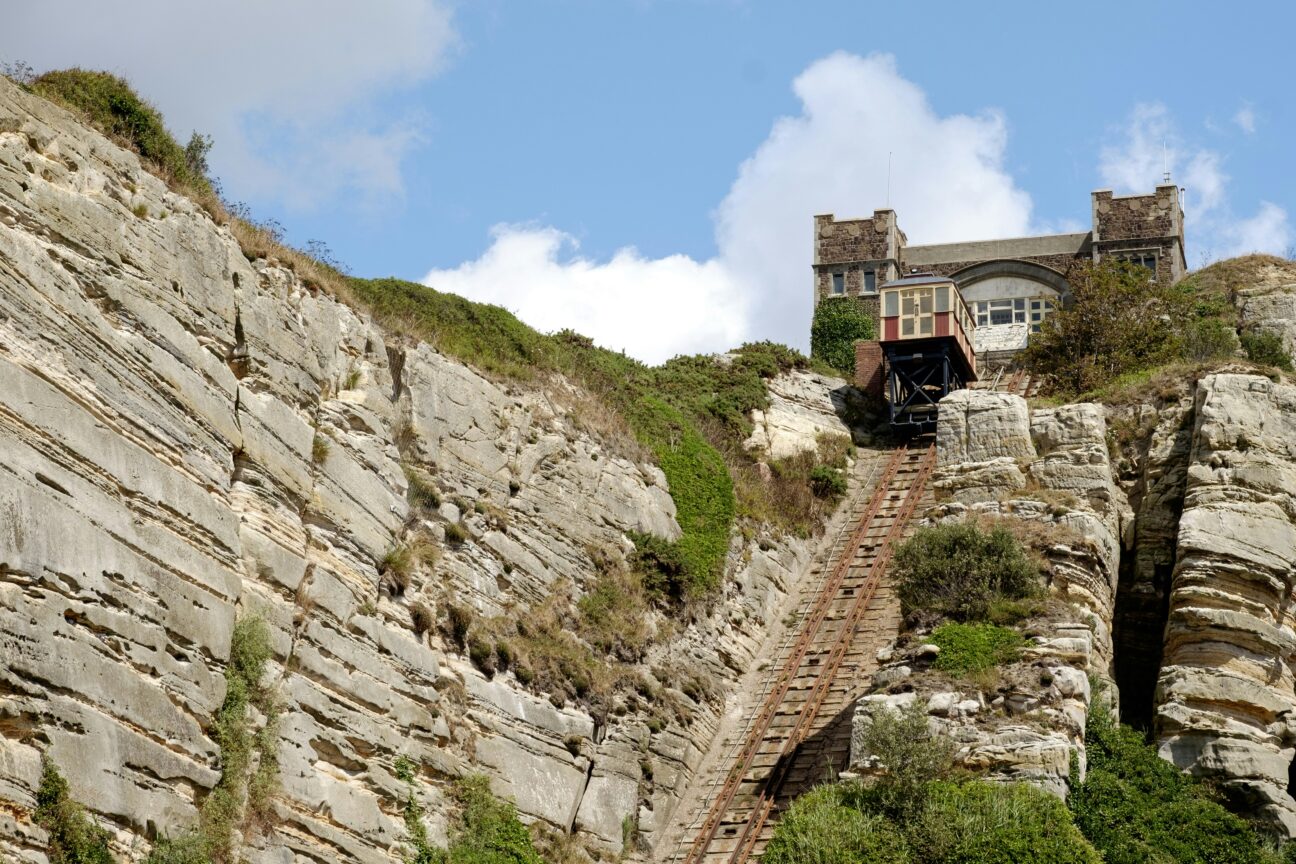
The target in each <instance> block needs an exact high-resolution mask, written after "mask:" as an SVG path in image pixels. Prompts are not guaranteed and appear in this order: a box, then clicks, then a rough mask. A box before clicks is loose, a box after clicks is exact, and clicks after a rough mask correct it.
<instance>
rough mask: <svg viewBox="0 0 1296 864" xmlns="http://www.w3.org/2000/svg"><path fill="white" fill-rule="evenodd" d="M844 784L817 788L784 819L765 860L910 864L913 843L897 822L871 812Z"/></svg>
mask: <svg viewBox="0 0 1296 864" xmlns="http://www.w3.org/2000/svg"><path fill="white" fill-rule="evenodd" d="M852 791H854V790H853V789H852V788H851V787H849V786H847V785H845V784H833V785H828V786H820V787H818V788H816V789H812V790H811V791H809V792H807V793H806V794H804V795H802V796H801V797H800V798H798V799H797V800H796V801H795V802H794V803H793V804H792V806H791V807H790V808H789V809H788V811H787V812H786V813H784V814H783V816H782V817H781V818H780V819H779V822H778V826H777V827H776V828H775V829H774V836H773V837H772V838H771V839H770V842H769V845H768V846H767V847H766V849H765V855H764V856H763V857H762V858H761V861H763V862H764V864H908V862H910V861H912V860H913V859H912V858H911V857H910V854H909V843H908V841H907V840H906V839H905V836H904V834H903V833H902V832H901V830H900V828H898V827H897V826H896V824H895V823H893V822H889V821H888V820H886V819H885V818H884V817H882V816H879V815H877V814H874V813H866V812H864V811H863V810H861V809H860V808H859V807H858V806H855V801H854V800H853V799H854V798H855V797H857V796H853V795H852V794H851V792H852Z"/></svg>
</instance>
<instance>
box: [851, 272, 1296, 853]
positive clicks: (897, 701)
mask: <svg viewBox="0 0 1296 864" xmlns="http://www.w3.org/2000/svg"><path fill="white" fill-rule="evenodd" d="M1288 291H1293V292H1296V286H1289V288H1288ZM1279 293H1282V292H1279ZM1242 296H1243V297H1246V296H1247V295H1246V294H1243V295H1242ZM1264 296H1268V297H1271V298H1272V297H1273V296H1274V292H1273V291H1272V289H1270V293H1268V294H1266V295H1264ZM1283 296H1290V295H1289V294H1285V293H1284V294H1283ZM1246 302H1249V301H1246ZM1275 377H1276V376H1275ZM1143 399H1144V401H1142V402H1136V403H1135V404H1132V405H1131V404H1126V405H1117V406H1114V407H1112V408H1110V409H1105V408H1104V407H1103V406H1099V405H1094V404H1078V405H1066V406H1062V407H1058V408H1037V409H1035V410H1030V409H1029V408H1028V406H1027V403H1026V400H1024V399H1022V398H1020V397H1016V396H1010V395H1006V394H997V393H989V392H984V391H962V392H959V393H955V394H952V395H951V396H949V397H947V398H946V399H945V400H944V401H943V402H942V405H941V423H940V430H939V436H938V445H939V455H940V467H939V469H938V471H937V475H936V477H935V480H934V483H935V486H936V487H937V489H938V492H939V494H940V495H941V496H942V497H943V498H944V499H945V500H944V502H943V503H941V504H939V505H938V506H937V507H936V508H934V509H933V510H931V511H929V512H928V513H927V519H928V520H932V521H938V520H949V519H964V518H968V517H969V516H972V515H983V514H990V515H994V516H996V517H1000V518H1004V519H1007V520H1010V521H1011V522H1013V523H1016V524H1018V525H1021V526H1025V525H1032V526H1035V527H1034V528H1033V529H1030V530H1027V531H1025V532H1019V533H1021V534H1022V536H1024V537H1026V538H1027V539H1028V541H1031V542H1033V543H1034V544H1035V545H1036V546H1037V548H1039V549H1040V550H1041V551H1043V553H1044V554H1045V556H1046V558H1047V561H1048V570H1049V584H1050V595H1051V596H1052V598H1053V599H1054V601H1056V602H1057V603H1058V605H1057V606H1056V607H1055V609H1054V610H1053V612H1052V613H1051V614H1049V615H1045V616H1041V617H1039V618H1037V619H1032V620H1028V621H1026V622H1025V623H1024V625H1023V626H1022V628H1021V629H1022V630H1023V632H1024V633H1025V634H1026V635H1027V636H1028V637H1029V639H1030V644H1029V645H1028V647H1027V649H1026V650H1025V652H1024V653H1023V655H1022V657H1021V659H1020V660H1019V661H1018V662H1016V663H1013V664H1010V665H1009V666H1008V667H1007V668H1006V669H1004V670H1003V672H1002V675H1001V678H1000V680H999V681H998V682H997V683H996V686H995V688H994V689H992V690H991V691H989V692H986V691H984V690H983V689H981V688H980V687H977V686H975V685H973V684H972V683H970V682H964V686H963V688H962V689H951V687H950V682H949V680H948V679H947V678H945V677H943V676H940V675H934V674H931V673H929V672H927V671H926V670H927V668H928V667H929V666H930V663H931V659H932V656H933V654H932V651H931V648H932V646H924V645H922V644H920V643H921V639H917V640H915V639H913V638H912V635H910V636H902V637H901V640H900V641H899V642H898V643H897V644H896V645H894V646H892V647H889V648H887V649H885V651H884V656H883V657H881V658H880V659H882V660H883V661H884V664H885V665H884V667H883V669H882V671H881V672H880V673H879V675H878V677H877V679H876V680H875V687H876V688H877V691H876V692H875V693H874V694H873V695H871V696H867V697H865V698H864V699H863V700H862V702H861V704H860V707H859V710H858V714H857V720H856V724H857V732H859V733H862V731H863V727H864V725H866V724H868V723H869V722H871V717H872V715H873V713H874V712H875V711H876V710H878V708H879V707H880V706H895V705H902V704H907V703H909V702H913V701H915V700H923V702H924V703H925V704H926V705H927V711H928V713H929V715H930V716H931V718H932V719H931V723H932V724H933V726H934V727H938V728H940V729H941V730H942V731H943V732H944V733H946V734H948V735H950V736H952V737H953V738H954V739H955V740H956V741H957V742H959V744H960V750H959V753H958V758H959V760H960V761H961V762H962V763H963V764H964V765H966V766H967V767H969V768H973V769H975V770H978V771H988V772H989V773H990V774H991V775H992V776H998V777H1001V778H1005V779H1025V780H1030V781H1031V782H1035V783H1037V784H1040V785H1042V786H1044V787H1045V788H1049V789H1052V790H1054V791H1056V792H1058V793H1059V794H1065V792H1066V789H1067V777H1068V760H1069V756H1070V754H1071V753H1072V752H1073V751H1074V752H1075V753H1076V754H1077V755H1078V756H1079V766H1080V768H1081V770H1082V771H1083V766H1084V743H1083V730H1084V722H1085V718H1086V715H1087V713H1088V711H1089V707H1090V706H1089V703H1090V700H1091V698H1092V696H1093V691H1092V688H1091V683H1090V682H1097V683H1101V684H1102V685H1103V687H1104V689H1105V691H1106V692H1108V693H1110V694H1111V697H1112V698H1113V704H1116V705H1118V706H1119V709H1120V710H1121V712H1122V714H1123V716H1124V718H1125V719H1127V720H1131V721H1133V722H1136V723H1146V724H1147V725H1148V726H1149V727H1150V728H1151V729H1152V731H1153V734H1154V738H1155V740H1156V742H1157V744H1158V747H1159V751H1160V753H1161V755H1162V756H1163V757H1164V758H1166V759H1167V760H1169V761H1171V762H1173V763H1175V764H1176V765H1179V766H1180V767H1182V768H1184V769H1185V770H1188V771H1190V772H1191V773H1193V774H1196V775H1198V776H1203V777H1207V778H1210V779H1211V780H1213V781H1215V782H1216V783H1217V784H1218V785H1219V786H1220V788H1221V789H1222V790H1223V791H1224V793H1225V794H1226V796H1227V797H1228V799H1229V800H1230V802H1231V804H1232V805H1233V806H1234V807H1235V809H1237V810H1238V811H1239V812H1242V813H1246V814H1248V815H1250V816H1253V817H1257V818H1260V819H1262V820H1264V821H1267V822H1268V823H1269V824H1271V825H1272V826H1273V827H1274V828H1275V829H1277V830H1278V831H1279V832H1280V833H1281V835H1282V836H1285V837H1292V836H1294V835H1296V801H1294V800H1293V798H1292V795H1291V791H1292V780H1291V777H1292V776H1294V774H1296V772H1294V771H1293V758H1294V757H1296V677H1294V676H1293V660H1294V659H1296V628H1294V625H1296V621H1294V620H1293V617H1292V598H1293V591H1294V590H1296V581H1294V576H1293V574H1294V573H1296V503H1293V498H1292V490H1293V489H1296V473H1294V472H1296V387H1294V386H1293V385H1291V384H1288V383H1280V382H1277V381H1275V380H1273V379H1271V378H1270V377H1266V376H1263V375H1258V374H1254V373H1248V372H1241V371H1239V372H1221V373H1218V374H1207V375H1205V376H1203V377H1201V378H1200V380H1196V381H1193V380H1179V381H1177V382H1170V383H1168V384H1165V385H1162V390H1161V392H1159V393H1156V394H1153V393H1147V394H1144V397H1143ZM1109 421H1110V422H1111V423H1112V424H1114V425H1115V426H1116V427H1118V429H1112V428H1109V426H1108V422H1109ZM1109 451H1110V452H1114V453H1116V454H1117V457H1118V458H1115V459H1114V458H1113V457H1112V456H1110V455H1109ZM916 635H918V636H922V635H923V631H922V630H921V629H920V630H919V632H918V633H917V634H916ZM858 737H859V736H858V735H857V738H858ZM853 762H854V768H855V770H863V771H867V770H869V766H870V763H869V754H868V753H866V752H864V751H863V750H862V749H861V746H860V745H859V744H858V742H857V744H856V748H855V752H854V754H853Z"/></svg>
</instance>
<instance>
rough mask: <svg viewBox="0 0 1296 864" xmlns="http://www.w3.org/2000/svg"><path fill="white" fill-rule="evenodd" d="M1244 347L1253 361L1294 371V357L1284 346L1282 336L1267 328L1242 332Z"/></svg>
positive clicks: (1248, 357)
mask: <svg viewBox="0 0 1296 864" xmlns="http://www.w3.org/2000/svg"><path fill="white" fill-rule="evenodd" d="M1242 349H1243V350H1244V351H1246V355H1247V359H1249V360H1250V361H1251V362H1252V363H1259V364H1261V365H1264V366H1275V367H1277V368H1279V369H1282V370H1283V371H1284V372H1291V371H1292V358H1291V355H1290V354H1288V353H1287V349H1286V348H1284V347H1283V341H1282V337H1281V336H1279V335H1278V334H1277V333H1271V332H1269V331H1266V330H1249V331H1247V332H1246V333H1243V334H1242Z"/></svg>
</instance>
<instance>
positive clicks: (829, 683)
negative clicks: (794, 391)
mask: <svg viewBox="0 0 1296 864" xmlns="http://www.w3.org/2000/svg"><path fill="white" fill-rule="evenodd" d="M987 384H988V387H987V389H991V390H997V391H1000V392H1006V393H1012V394H1014V395H1018V396H1030V395H1031V394H1032V393H1033V391H1034V390H1035V385H1036V382H1035V381H1033V380H1032V379H1031V377H1030V376H1029V375H1028V374H1027V373H1026V372H1025V371H1024V370H1022V369H1020V368H1018V369H1012V370H1000V372H999V374H997V375H996V376H995V378H994V379H993V380H992V381H990V382H987ZM933 438H934V436H930V435H928V436H923V437H920V438H915V439H912V440H911V441H909V442H908V443H906V444H903V445H901V446H899V447H897V448H896V449H895V450H894V451H893V452H892V453H891V454H890V456H888V457H885V463H884V465H883V467H882V469H881V473H880V476H878V477H877V478H876V482H875V483H874V484H873V486H872V489H873V491H872V493H871V494H869V495H868V497H867V503H864V504H863V505H862V506H861V505H860V502H861V501H862V500H863V499H864V496H865V494H867V492H862V493H861V495H860V496H859V498H858V499H857V502H856V504H855V505H854V509H853V511H852V512H851V514H850V519H849V521H848V522H847V523H846V525H845V527H844V528H843V530H842V531H841V533H840V534H839V535H838V537H837V538H836V541H835V542H834V544H833V548H832V550H831V553H830V555H829V557H828V559H827V561H826V562H825V564H824V565H823V568H822V571H821V572H823V571H826V572H827V575H826V577H825V578H824V579H823V581H822V583H821V586H820V588H819V590H818V592H817V594H816V595H815V596H814V598H813V599H812V600H811V601H809V603H808V604H807V605H806V607H805V608H804V611H803V614H802V617H801V622H800V626H799V629H798V630H797V632H796V635H795V637H794V638H792V639H791V641H790V642H788V643H786V644H785V645H784V646H783V647H782V650H781V651H780V652H779V660H778V662H777V664H776V665H775V666H774V667H773V671H772V672H771V675H770V677H769V678H768V679H767V680H766V682H765V684H764V687H763V688H762V691H761V698H760V703H759V709H758V710H757V711H756V713H755V714H754V716H753V717H752V718H751V720H750V721H749V722H748V724H747V726H746V728H745V730H744V732H743V734H742V735H741V747H739V748H737V749H736V750H735V752H733V753H732V755H731V758H730V759H729V761H728V762H727V765H728V771H727V773H726V774H725V775H724V777H723V780H722V781H720V780H717V782H716V786H715V788H714V789H713V794H712V795H711V796H710V798H709V807H708V808H707V810H706V816H705V818H703V819H702V820H701V821H700V822H697V823H694V825H693V826H691V827H692V829H693V830H692V831H691V832H690V834H689V836H685V837H684V838H683V841H682V845H681V847H680V849H679V850H678V851H677V853H676V854H675V856H674V857H673V861H675V862H682V864H722V862H723V864H745V862H748V861H751V860H754V859H756V858H759V856H760V854H761V853H762V852H763V851H764V848H765V844H766V843H767V842H768V841H769V838H770V836H771V834H772V833H773V827H774V824H775V821H776V819H777V816H778V814H779V812H780V811H781V810H782V809H783V808H785V807H786V806H787V804H788V803H790V802H791V800H792V799H793V798H795V797H796V795H798V794H800V793H801V792H804V791H806V790H807V789H809V788H810V787H811V786H813V785H814V784H816V783H819V782H822V781H823V780H825V779H828V778H832V777H835V776H836V774H837V772H838V771H840V770H842V769H843V768H844V767H845V765H846V762H847V759H848V756H849V741H850V720H851V708H852V705H853V703H854V701H855V699H857V698H858V697H859V696H860V695H862V693H863V691H864V687H865V685H867V683H868V681H869V679H870V678H871V675H872V671H873V668H874V661H875V656H874V655H875V653H876V651H877V649H878V648H879V647H880V646H881V645H882V644H884V643H885V642H886V641H888V640H889V639H890V638H892V636H893V634H894V633H895V631H896V629H897V627H898V625H899V608H898V604H897V603H896V602H895V599H894V597H892V596H891V594H890V586H889V585H887V584H886V583H885V582H884V577H885V575H886V570H887V567H888V564H889V563H890V560H891V555H892V553H893V551H894V549H895V547H896V545H897V544H898V543H899V541H900V540H902V539H903V538H904V536H905V535H906V534H907V533H908V531H907V529H908V523H909V520H910V518H911V517H912V516H913V514H914V512H915V510H916V508H917V507H918V506H919V504H920V503H921V502H922V501H923V500H924V498H925V496H926V494H927V488H926V487H927V480H928V479H929V477H930V475H931V472H932V470H933V468H934V467H935V462H936V445H935V441H934V440H933Z"/></svg>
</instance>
